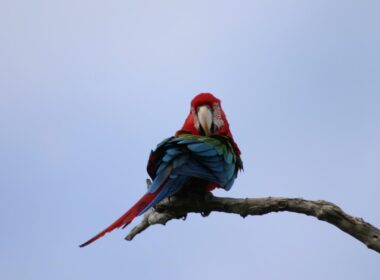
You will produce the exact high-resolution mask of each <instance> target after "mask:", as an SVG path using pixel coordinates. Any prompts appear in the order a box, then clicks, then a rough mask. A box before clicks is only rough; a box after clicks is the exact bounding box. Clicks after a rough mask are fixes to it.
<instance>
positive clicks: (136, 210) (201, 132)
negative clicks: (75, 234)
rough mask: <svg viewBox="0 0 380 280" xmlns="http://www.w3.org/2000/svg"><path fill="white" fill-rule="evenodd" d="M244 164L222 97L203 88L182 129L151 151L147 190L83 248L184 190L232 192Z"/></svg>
mask: <svg viewBox="0 0 380 280" xmlns="http://www.w3.org/2000/svg"><path fill="white" fill-rule="evenodd" d="M242 168H243V163H242V161H241V159H240V150H239V148H238V146H237V144H236V143H235V141H234V139H233V137H232V134H231V132H230V128H229V124H228V121H227V118H226V115H225V113H224V112H223V110H222V107H221V102H220V100H219V99H218V98H216V97H215V96H213V95H212V94H210V93H200V94H198V95H197V96H195V97H194V99H193V100H192V101H191V109H190V113H189V115H188V117H187V118H186V121H185V123H184V125H183V127H182V128H181V130H179V131H177V132H176V134H175V136H172V137H170V138H167V139H165V140H164V141H162V142H161V143H160V144H158V146H157V148H156V149H155V150H154V151H152V152H151V154H150V157H149V160H148V166H147V171H148V173H149V176H150V177H151V179H152V184H151V186H150V187H149V189H148V191H147V193H146V194H145V195H144V196H143V197H142V198H141V199H140V200H139V201H137V202H136V204H135V205H133V206H132V208H131V209H129V210H128V211H127V212H126V213H125V214H124V215H123V216H121V217H120V218H119V219H117V220H116V221H115V222H114V223H113V224H111V225H110V226H109V227H107V228H106V229H104V230H103V231H101V232H100V233H99V234H97V235H95V236H94V237H93V238H91V239H90V240H88V241H86V242H85V243H83V244H82V245H80V247H84V246H87V245H88V244H90V243H92V242H94V241H95V240H97V239H98V238H100V237H102V236H103V235H105V234H106V233H108V232H110V231H112V230H114V229H115V228H120V227H125V226H127V225H128V224H129V223H130V222H131V221H132V220H133V219H134V218H135V217H136V216H139V215H141V214H143V213H144V212H146V211H147V210H148V209H149V208H151V207H152V206H154V205H156V204H157V203H158V202H160V201H162V200H163V199H165V198H167V197H169V196H172V195H174V194H176V193H178V192H179V191H180V190H181V192H182V191H186V190H189V191H191V189H201V190H204V191H205V192H206V191H211V190H213V189H215V188H223V189H225V190H227V191H228V190H229V189H230V188H231V187H232V185H233V183H234V181H235V179H236V177H237V173H238V171H239V170H240V169H242Z"/></svg>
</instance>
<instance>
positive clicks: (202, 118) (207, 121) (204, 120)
mask: <svg viewBox="0 0 380 280" xmlns="http://www.w3.org/2000/svg"><path fill="white" fill-rule="evenodd" d="M197 115H198V120H199V124H200V126H201V127H202V129H203V131H204V132H205V135H206V136H209V135H211V133H212V131H211V128H212V122H213V115H212V111H211V109H210V107H209V106H207V105H203V106H200V107H198V113H197Z"/></svg>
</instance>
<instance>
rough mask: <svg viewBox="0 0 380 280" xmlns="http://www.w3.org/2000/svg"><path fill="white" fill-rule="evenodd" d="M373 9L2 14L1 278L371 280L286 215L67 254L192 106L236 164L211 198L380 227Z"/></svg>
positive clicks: (174, 227)
mask: <svg viewBox="0 0 380 280" xmlns="http://www.w3.org/2000/svg"><path fill="white" fill-rule="evenodd" d="M379 10H380V4H379V2H378V1H370V0H366V1H350V0H346V1H340V0H337V1H327V0H321V1H296V0H284V1H271V0H268V1H197V0H195V1H186V2H184V1H113V0H111V1H107V2H105V1H72V0H66V1H25V0H19V1H17V0H15V1H3V2H2V3H0V40H1V44H0V61H1V63H0V194H1V195H0V218H1V221H2V238H1V239H0V278H1V279H23V280H24V279H56V280H59V279H109V278H120V277H124V278H125V277H126V278H129V279H149V278H152V277H154V278H155V279H216V278H217V279H231V278H232V277H233V278H240V279H248V278H249V279H255V278H258V279H279V278H281V279H321V278H322V279H346V280H348V279H378V271H379V260H380V259H379V255H378V254H377V253H375V252H373V251H370V250H368V249H366V247H365V246H363V245H362V244H361V243H359V242H358V241H356V240H355V239H353V238H351V237H350V236H348V235H346V234H344V233H343V232H341V231H339V230H338V229H336V228H335V227H333V226H331V225H329V224H326V223H323V222H320V221H318V220H316V219H314V218H311V217H306V216H302V215H297V214H291V213H281V214H271V215H267V216H263V217H249V218H246V219H244V220H243V219H241V218H240V217H238V216H234V215H227V214H216V213H214V214H212V215H210V216H209V217H208V218H202V217H200V215H191V216H189V217H188V219H187V221H185V222H183V221H173V222H171V223H169V224H168V225H167V226H166V227H162V226H155V227H153V228H151V229H149V230H148V231H147V232H145V233H144V234H142V235H140V236H138V237H137V238H136V239H135V240H133V241H132V242H126V241H124V240H123V237H124V236H125V235H126V234H127V233H128V231H127V230H123V231H122V230H119V231H115V232H113V233H111V234H109V235H107V236H106V237H104V238H103V239H101V240H99V241H98V242H97V243H95V244H93V245H92V246H90V247H88V248H85V249H79V248H78V247H77V245H78V244H80V243H81V242H83V241H85V240H87V238H89V237H91V236H92V235H93V234H95V233H97V232H98V231H99V230H100V229H102V228H103V227H104V226H106V225H108V224H109V223H110V222H112V221H113V220H114V219H115V218H117V217H118V216H119V215H121V214H122V213H124V211H125V210H126V209H127V208H128V207H129V206H131V205H132V204H133V203H134V202H135V201H136V200H137V199H138V198H139V197H140V196H141V195H142V194H143V193H144V190H145V178H147V174H146V171H145V167H146V161H147V157H148V155H149V151H150V150H151V149H152V148H154V147H155V145H156V144H157V143H158V142H160V141H161V140H162V139H164V138H166V137H168V136H170V135H172V134H173V133H174V132H175V131H176V130H177V129H179V128H180V126H181V125H182V123H183V121H184V119H185V117H186V115H187V113H188V111H189V103H190V100H191V98H192V97H193V96H194V95H195V94H197V93H198V92H202V91H209V92H213V93H214V94H215V95H216V96H218V97H219V98H220V99H221V100H222V105H223V107H224V110H225V112H226V114H227V116H228V118H229V121H230V124H231V129H232V132H233V134H234V136H235V138H236V141H237V143H238V144H239V146H240V148H241V150H242V153H243V154H242V158H243V161H244V165H245V171H244V173H241V174H240V176H239V178H238V180H237V181H236V182H235V185H234V187H233V188H232V190H231V191H230V192H228V193H226V192H223V191H217V192H216V194H217V195H223V196H224V195H225V196H232V197H263V196H288V197H303V198H307V199H325V200H329V201H332V202H334V203H336V204H338V205H339V206H341V207H342V208H343V209H344V210H345V211H347V212H348V213H350V214H352V215H355V216H359V217H363V218H365V219H366V220H367V221H369V222H371V223H373V224H374V225H377V226H380V203H379V201H378V198H379V196H380V188H379V183H380V176H379V174H380V173H379V164H380V145H379V143H380V126H379V120H380V110H379V105H380V34H379V33H380V31H379V26H380V18H379V16H378V11H379ZM136 222H138V221H136ZM136 222H135V223H136Z"/></svg>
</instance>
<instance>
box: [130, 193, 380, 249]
mask: <svg viewBox="0 0 380 280" xmlns="http://www.w3.org/2000/svg"><path fill="white" fill-rule="evenodd" d="M214 211H216V212H224V213H232V214H238V215H240V216H242V217H246V216H249V215H251V216H255V215H265V214H268V213H273V212H284V211H288V212H294V213H300V214H305V215H308V216H313V217H316V218H317V219H319V220H321V221H325V222H328V223H330V224H332V225H334V226H336V227H338V228H339V229H341V230H342V231H344V232H346V233H348V234H349V235H351V236H353V237H354V238H356V239H357V240H359V241H360V242H362V243H364V244H365V245H366V246H367V247H368V248H369V249H372V250H374V251H376V252H378V253H380V230H379V229H377V228H376V227H374V226H372V225H371V224H369V223H367V222H365V221H364V220H363V219H362V218H356V217H353V216H350V215H348V214H347V213H345V212H344V211H343V210H342V209H341V208H339V207H338V206H337V205H335V204H333V203H331V202H328V201H324V200H317V201H312V200H305V199H302V198H282V197H266V198H245V199H242V198H228V197H216V196H213V195H212V194H211V193H207V194H206V195H204V194H202V195H201V194H187V195H186V196H176V197H171V198H170V199H166V200H164V201H162V202H161V203H159V204H158V205H157V206H156V207H155V208H154V209H153V208H152V209H150V210H149V211H148V212H147V213H146V214H145V215H144V218H143V220H142V221H141V222H140V224H138V225H137V226H136V227H135V228H133V229H132V230H131V232H130V233H129V234H128V236H126V238H125V239H126V240H132V239H133V238H134V237H135V236H136V235H137V234H140V233H141V232H143V231H144V230H146V229H147V228H148V227H150V226H152V225H155V224H162V225H165V224H166V223H167V222H168V221H170V220H172V219H180V218H186V216H187V214H188V213H201V214H202V215H203V216H207V215H209V214H210V213H211V212H214Z"/></svg>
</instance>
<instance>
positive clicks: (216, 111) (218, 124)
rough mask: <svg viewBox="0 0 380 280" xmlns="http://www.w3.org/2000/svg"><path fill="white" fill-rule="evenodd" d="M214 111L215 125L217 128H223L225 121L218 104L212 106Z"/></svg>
mask: <svg viewBox="0 0 380 280" xmlns="http://www.w3.org/2000/svg"><path fill="white" fill-rule="evenodd" d="M212 110H213V112H214V125H215V126H216V127H217V128H221V127H222V126H223V125H224V121H223V119H222V113H221V109H220V106H219V104H218V103H216V102H215V103H214V104H212Z"/></svg>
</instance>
